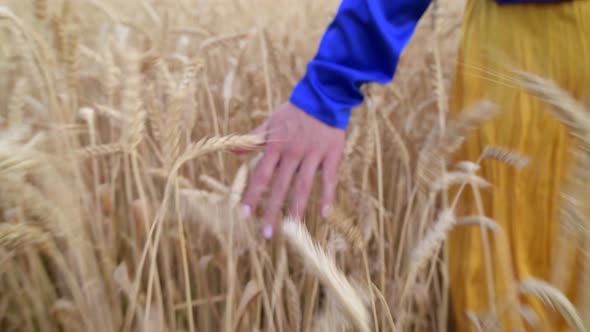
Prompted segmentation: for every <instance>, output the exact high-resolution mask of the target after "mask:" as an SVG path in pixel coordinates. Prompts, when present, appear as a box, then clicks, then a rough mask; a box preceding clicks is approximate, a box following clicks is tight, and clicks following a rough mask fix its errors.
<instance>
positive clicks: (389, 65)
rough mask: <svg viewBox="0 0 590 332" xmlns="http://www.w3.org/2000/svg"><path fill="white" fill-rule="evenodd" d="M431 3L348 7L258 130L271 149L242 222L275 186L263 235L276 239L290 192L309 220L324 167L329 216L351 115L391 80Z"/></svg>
mask: <svg viewBox="0 0 590 332" xmlns="http://www.w3.org/2000/svg"><path fill="white" fill-rule="evenodd" d="M428 3H429V0H344V1H343V2H342V4H341V6H340V8H339V10H338V13H337V15H336V17H335V19H334V20H333V21H332V23H331V24H330V25H329V27H328V29H327V31H326V33H325V35H324V37H323V38H322V41H321V43H320V47H319V50H318V53H317V54H316V56H315V57H314V59H312V60H311V61H310V63H309V65H308V67H307V73H306V74H305V76H304V77H303V78H302V79H301V81H300V82H299V83H298V84H297V86H296V87H295V89H294V91H293V93H292V95H291V98H290V103H286V104H284V105H282V106H280V107H279V108H278V109H277V110H276V111H275V112H273V113H272V114H271V116H270V117H269V119H268V120H267V121H266V122H265V123H264V124H262V126H260V127H259V128H257V129H256V130H255V131H254V134H260V135H265V136H266V144H265V146H264V154H263V156H262V158H261V159H260V161H259V162H258V164H257V165H256V169H255V170H254V174H253V176H252V178H251V179H250V183H249V184H248V188H247V190H246V193H245V195H244V198H243V199H242V204H243V205H242V216H243V217H245V218H247V217H248V216H249V215H250V213H251V212H253V211H255V210H256V207H257V205H258V203H259V201H260V199H261V197H262V195H263V194H264V192H265V191H266V189H267V187H269V186H270V187H271V188H270V189H271V192H270V195H269V199H268V202H267V203H266V208H265V211H264V216H263V218H262V223H263V229H262V234H263V235H264V237H266V238H270V237H271V236H272V235H273V232H274V228H275V225H276V223H277V221H278V218H279V215H280V212H281V209H282V206H283V205H284V200H285V198H286V196H287V192H288V191H289V189H290V188H293V193H292V199H291V202H290V206H289V214H291V215H293V216H296V217H299V218H301V217H302V216H303V214H304V211H305V208H306V205H307V202H308V198H309V194H310V191H311V188H312V185H313V178H314V175H315V173H316V172H317V170H318V169H321V170H322V180H321V181H322V183H321V185H322V191H321V197H320V201H321V202H320V204H321V206H322V215H324V216H325V213H326V212H327V208H328V207H329V206H330V204H332V201H333V198H334V193H335V191H336V182H337V173H338V167H339V164H340V159H341V156H342V151H343V149H344V143H345V131H344V128H346V126H347V124H348V119H349V117H350V109H351V108H352V107H354V106H356V105H358V104H360V103H361V102H362V101H363V96H362V94H361V92H360V88H361V85H362V84H363V83H367V82H381V83H384V82H387V81H389V80H391V79H392V78H393V74H394V71H395V67H396V66H397V62H398V59H399V56H400V54H401V51H402V49H403V48H404V46H405V45H406V43H407V42H408V40H409V39H410V36H411V35H412V33H413V32H414V29H415V27H416V25H417V22H418V19H419V18H420V17H421V16H422V14H423V13H424V11H425V10H426V8H427V7H428ZM295 173H297V176H296V177H295V179H293V178H294V174H295ZM271 180H272V181H271ZM271 182H272V184H271ZM292 182H293V183H292Z"/></svg>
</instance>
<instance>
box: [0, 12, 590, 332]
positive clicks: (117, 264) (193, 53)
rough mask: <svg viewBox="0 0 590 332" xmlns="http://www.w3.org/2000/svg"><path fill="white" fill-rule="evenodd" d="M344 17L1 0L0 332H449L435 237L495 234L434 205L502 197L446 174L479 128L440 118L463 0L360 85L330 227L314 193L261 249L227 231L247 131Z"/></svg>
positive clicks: (258, 241) (573, 316)
mask: <svg viewBox="0 0 590 332" xmlns="http://www.w3.org/2000/svg"><path fill="white" fill-rule="evenodd" d="M338 4H339V1H336V0H323V1H315V0H300V1H288V0H176V1H172V0H159V1H156V0H128V1H127V0H120V1H114V0H107V1H99V0H37V1H33V0H0V41H1V43H0V331H4V332H11V331H44V332H45V331H47V332H54V331H55V332H57V331H63V332H77V331H87V332H91V331H97V332H98V331H100V332H107V331H113V332H118V331H141V332H156V331H158V332H160V331H186V332H194V331H226V332H232V331H252V332H253V331H334V332H338V331H362V332H368V331H452V330H453V327H452V325H450V323H449V321H450V317H451V307H450V294H449V280H448V279H449V276H448V274H447V272H446V269H445V268H446V257H447V252H446V250H445V243H446V241H445V240H446V239H447V234H448V232H449V231H450V230H451V229H452V228H453V227H482V228H483V229H486V230H490V231H492V230H493V229H494V226H495V225H494V221H493V220H491V219H489V218H486V217H485V216H484V215H479V216H462V215H455V214H454V210H453V205H451V207H450V208H447V207H445V206H444V203H445V202H452V201H453V199H454V196H450V194H449V189H450V188H451V187H453V188H455V187H458V186H460V189H459V190H458V191H455V193H453V195H455V194H456V195H460V194H461V191H462V190H463V188H469V189H470V190H473V191H474V192H478V191H479V190H485V187H487V186H489V185H493V184H490V183H488V182H486V180H485V179H483V178H481V177H479V175H478V174H477V169H478V167H477V164H478V162H479V161H476V160H472V161H462V162H460V163H458V164H457V163H456V162H455V161H453V162H451V161H452V159H451V156H452V153H453V152H454V151H455V150H456V149H457V147H458V146H459V145H460V144H461V142H462V139H463V138H464V137H465V136H466V135H467V134H468V133H469V132H470V131H471V130H474V129H475V128H477V127H478V126H479V125H480V124H481V123H482V122H483V121H485V120H486V119H488V118H489V117H490V116H491V115H490V114H489V113H490V112H488V109H487V108H486V107H485V105H482V106H481V109H478V110H475V112H474V113H470V115H466V116H463V117H461V116H460V117H458V118H456V119H451V118H450V117H449V116H448V114H447V113H448V112H447V111H446V110H447V108H448V107H447V104H448V100H449V95H450V87H451V82H452V79H453V74H454V70H455V66H456V65H457V63H456V59H455V58H456V55H457V47H458V42H459V38H460V29H461V22H462V10H463V5H464V2H463V1H458V0H441V1H438V2H436V3H435V5H433V6H431V8H430V9H429V10H428V12H427V13H426V14H425V15H424V17H423V19H422V21H421V23H420V25H419V27H418V29H417V31H416V34H415V36H414V38H413V39H412V41H411V42H410V44H409V45H408V47H407V48H406V50H405V51H404V54H403V56H402V58H401V61H400V64H399V67H398V70H397V74H396V76H395V79H394V81H393V82H391V83H390V84H386V85H369V86H367V87H366V90H365V91H366V95H367V98H366V101H365V103H363V104H362V105H361V106H359V107H358V108H357V109H355V110H354V113H353V117H352V120H351V123H350V126H349V128H348V129H347V145H346V148H345V155H344V158H343V162H342V164H341V167H340V170H339V181H338V189H337V195H336V200H335V203H334V205H333V206H332V207H331V209H330V213H329V214H328V216H327V218H325V219H324V218H322V217H321V216H320V215H321V214H320V207H319V204H318V196H319V188H316V187H317V185H316V187H314V188H313V192H312V196H311V202H310V204H309V207H308V209H307V211H306V215H305V217H304V218H303V220H294V219H293V218H290V217H289V216H288V215H287V213H286V212H287V211H285V215H284V216H283V221H282V222H281V223H280V228H279V231H278V232H277V236H276V237H275V238H273V239H272V240H264V239H263V238H262V237H261V236H260V222H259V220H258V218H257V217H256V216H257V215H259V214H254V215H253V216H252V217H250V218H248V219H247V220H243V218H241V217H240V213H239V207H240V200H241V197H242V194H243V192H244V189H245V187H246V185H247V183H248V179H249V177H250V175H251V171H252V170H253V167H254V165H256V162H257V161H258V159H257V158H258V157H259V156H260V154H261V152H262V150H261V149H260V144H261V143H262V141H261V138H260V137H257V136H252V135H250V134H249V132H250V131H251V130H252V129H254V128H255V127H256V126H258V125H259V124H260V123H261V122H262V121H264V120H265V119H266V118H267V116H268V114H269V113H270V112H272V111H273V109H275V108H276V107H278V106H279V105H281V104H282V103H283V102H285V101H286V100H287V98H288V97H289V94H290V91H291V89H292V88H293V86H294V85H295V84H296V82H297V81H298V79H299V78H300V77H301V75H302V74H303V73H304V71H305V66H306V63H307V61H308V60H309V59H310V58H311V57H312V56H313V55H314V52H315V51H316V50H317V45H318V42H319V40H320V38H321V36H322V33H323V32H324V29H325V28H326V26H327V24H329V22H330V19H331V18H332V17H333V15H334V13H335V12H336V10H337V8H338ZM523 75H524V74H523ZM522 83H523V84H526V85H527V86H528V87H529V88H531V89H532V90H534V92H535V93H537V94H539V95H541V96H543V97H545V98H546V99H547V100H550V102H552V103H553V104H555V105H557V106H558V107H557V109H558V111H557V112H556V114H557V116H559V117H560V119H563V121H564V123H568V122H569V123H571V122H573V123H576V124H578V125H577V126H573V127H572V128H571V130H572V133H573V134H575V135H576V136H577V137H581V138H582V141H581V143H580V145H579V153H580V155H581V156H582V158H581V159H580V160H581V161H580V163H579V165H578V169H577V171H576V172H574V174H575V175H576V179H578V180H579V181H578V182H576V183H578V186H576V185H575V183H574V185H572V186H571V187H568V188H569V189H568V190H570V193H569V194H570V196H571V197H577V196H576V195H585V194H587V189H585V185H584V183H586V184H587V183H590V179H589V178H588V176H589V174H590V172H588V169H589V167H590V166H589V165H590V164H589V160H590V157H588V156H589V155H590V153H589V152H588V151H590V149H588V145H587V143H588V142H590V119H589V118H588V115H587V114H585V113H584V112H580V109H582V108H583V106H581V105H578V104H576V103H575V102H573V101H571V100H569V99H567V96H562V94H560V93H561V92H560V91H559V90H557V88H555V87H554V86H552V85H551V84H550V83H549V82H546V81H544V80H542V79H540V78H536V77H533V76H526V75H524V76H523V78H522ZM585 144H586V145H585ZM244 147H248V148H254V151H253V152H252V153H251V154H234V153H232V152H231V150H232V149H233V148H244ZM482 158H492V159H497V160H498V161H499V162H506V163H512V164H515V165H516V166H518V165H519V164H520V163H521V162H522V161H523V160H524V159H525V157H524V156H520V155H517V154H516V153H512V152H510V151H507V150H502V149H501V148H500V147H490V149H489V150H487V152H486V155H485V156H482ZM584 170H585V171H584ZM580 183H581V185H579V184H580ZM465 190H467V189H465ZM570 205H571V206H569V207H570V210H568V211H570V212H572V211H573V212H575V211H577V210H576V209H577V208H578V206H577V205H576V204H574V203H571V204H570ZM573 212H572V214H570V215H569V216H570V217H571V218H570V219H572V218H573V219H575V218H578V217H580V216H579V215H577V214H575V213H573ZM566 217H567V216H566ZM565 219H567V220H566V221H569V224H568V225H569V226H571V225H572V222H571V220H569V219H568V218H565ZM564 224H567V222H566V223H564ZM574 225H576V227H578V228H576V232H577V234H586V233H585V232H587V230H586V229H582V228H580V227H583V226H580V224H579V223H578V224H575V221H574ZM586 227H587V226H586ZM580 237H581V238H582V239H581V240H580V241H581V242H580V243H584V244H585V243H586V242H584V239H583V237H584V236H580ZM586 246H587V244H586ZM564 255H566V254H565V253H564ZM563 260H566V257H565V256H563ZM586 265H588V264H587V263H584V269H587V268H588V267H590V266H588V267H587V266H586ZM589 271H590V269H589ZM586 274H587V273H586ZM586 279H589V280H590V278H588V277H586ZM581 282H588V280H583V281H581ZM521 286H522V287H521V291H523V292H528V293H531V294H534V295H535V296H538V297H539V298H540V299H542V300H543V301H544V303H546V304H547V306H548V307H551V308H554V309H555V311H556V313H557V314H558V315H560V316H562V317H564V319H565V320H566V321H567V322H568V324H569V325H570V326H572V328H573V330H580V331H582V330H581V329H580V327H581V326H583V324H584V323H586V324H587V323H588V322H587V321H586V320H587V319H588V316H589V315H588V312H589V311H590V310H589V308H588V307H589V306H590V303H585V304H584V305H583V306H579V307H578V306H576V307H574V306H573V305H572V304H571V303H569V302H568V301H567V299H566V298H565V297H564V296H563V295H562V294H561V293H560V290H559V288H558V287H557V286H555V285H554V286H551V285H550V284H549V283H545V282H543V281H540V280H532V281H530V282H528V283H526V284H523V285H521ZM585 288H586V289H589V288H590V287H585ZM585 298H588V299H590V295H585ZM523 312H524V310H523ZM525 313H526V312H525ZM470 317H472V318H473V324H474V327H477V329H478V330H481V331H495V330H494V329H492V328H486V326H488V327H489V326H491V325H493V324H492V323H490V321H493V320H494V317H491V318H490V317H486V316H484V317H479V318H478V317H475V315H472V316H470ZM584 318H586V319H584ZM486 324H488V325H486Z"/></svg>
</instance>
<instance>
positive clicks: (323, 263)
mask: <svg viewBox="0 0 590 332" xmlns="http://www.w3.org/2000/svg"><path fill="white" fill-rule="evenodd" d="M282 231H283V234H284V235H285V237H286V239H287V241H288V242H289V244H290V245H291V246H292V247H293V248H295V249H296V250H297V252H298V253H299V254H300V255H301V256H302V257H303V258H304V262H305V264H306V265H307V266H308V267H309V268H310V269H311V270H312V271H313V272H314V274H316V276H317V277H318V278H319V279H320V280H322V282H323V283H324V284H325V285H326V286H327V287H329V288H330V290H331V294H333V296H335V298H336V299H337V300H338V303H339V304H340V305H341V306H342V307H343V308H344V310H345V311H346V312H347V314H348V315H349V317H350V319H351V320H352V323H353V324H355V325H356V326H357V328H358V329H359V330H361V331H363V332H369V331H371V328H370V323H369V322H370V319H369V312H368V310H367V307H366V305H365V303H363V300H362V298H361V296H360V294H359V293H358V290H357V289H355V287H353V285H352V284H351V283H350V282H349V281H348V280H347V278H346V277H345V276H344V275H343V274H342V272H340V270H339V269H338V267H336V264H335V263H334V262H333V261H332V259H330V258H329V256H327V255H326V253H324V251H323V250H321V249H320V247H319V246H318V245H317V244H315V243H314V241H313V240H312V238H311V236H310V235H309V233H308V232H307V230H306V229H305V226H304V225H303V224H302V223H301V222H299V221H297V220H294V219H290V218H288V219H286V220H284V221H283V224H282Z"/></svg>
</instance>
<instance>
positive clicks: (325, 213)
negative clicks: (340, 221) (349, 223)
mask: <svg viewBox="0 0 590 332" xmlns="http://www.w3.org/2000/svg"><path fill="white" fill-rule="evenodd" d="M329 212H330V207H329V206H324V207H323V208H322V218H327V217H328V213H329Z"/></svg>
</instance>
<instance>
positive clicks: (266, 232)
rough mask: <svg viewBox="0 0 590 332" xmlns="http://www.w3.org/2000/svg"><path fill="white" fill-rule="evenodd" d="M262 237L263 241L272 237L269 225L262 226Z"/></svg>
mask: <svg viewBox="0 0 590 332" xmlns="http://www.w3.org/2000/svg"><path fill="white" fill-rule="evenodd" d="M262 236H263V237H264V238H265V239H270V238H271V237H272V226H271V225H266V226H264V228H262Z"/></svg>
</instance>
